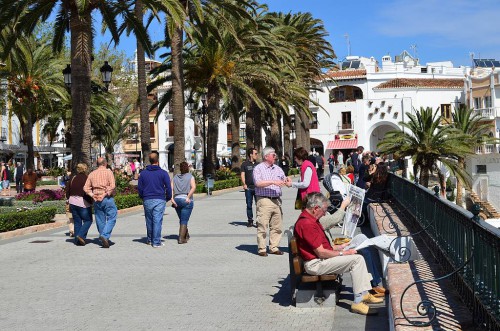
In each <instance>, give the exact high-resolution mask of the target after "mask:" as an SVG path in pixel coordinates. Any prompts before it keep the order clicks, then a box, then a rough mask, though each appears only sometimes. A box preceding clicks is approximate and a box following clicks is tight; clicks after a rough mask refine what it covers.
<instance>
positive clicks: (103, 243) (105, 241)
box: [99, 236, 109, 248]
mask: <svg viewBox="0 0 500 331" xmlns="http://www.w3.org/2000/svg"><path fill="white" fill-rule="evenodd" d="M99 240H100V241H101V244H102V247H103V248H109V241H108V239H106V238H104V237H103V236H100V237H99Z"/></svg>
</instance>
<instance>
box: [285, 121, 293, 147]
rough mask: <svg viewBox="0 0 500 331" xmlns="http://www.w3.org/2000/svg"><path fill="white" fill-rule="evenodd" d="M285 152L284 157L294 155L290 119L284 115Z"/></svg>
mask: <svg viewBox="0 0 500 331" xmlns="http://www.w3.org/2000/svg"><path fill="white" fill-rule="evenodd" d="M283 152H284V153H283V155H284V154H289V155H290V156H292V155H293V152H292V141H291V137H290V117H289V116H288V115H283Z"/></svg>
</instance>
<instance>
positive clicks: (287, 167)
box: [280, 153, 290, 176]
mask: <svg viewBox="0 0 500 331" xmlns="http://www.w3.org/2000/svg"><path fill="white" fill-rule="evenodd" d="M280 164H281V169H283V172H284V173H285V176H288V173H289V172H290V155H288V153H285V155H284V157H283V160H281V162H280Z"/></svg>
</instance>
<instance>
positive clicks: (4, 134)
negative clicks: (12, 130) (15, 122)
mask: <svg viewBox="0 0 500 331" xmlns="http://www.w3.org/2000/svg"><path fill="white" fill-rule="evenodd" d="M0 141H1V142H5V141H7V128H2V133H1V134H0Z"/></svg>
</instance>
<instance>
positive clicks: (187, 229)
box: [186, 225, 191, 241]
mask: <svg viewBox="0 0 500 331" xmlns="http://www.w3.org/2000/svg"><path fill="white" fill-rule="evenodd" d="M189 238H191V236H190V235H189V228H188V227H187V225H186V241H189Z"/></svg>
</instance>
